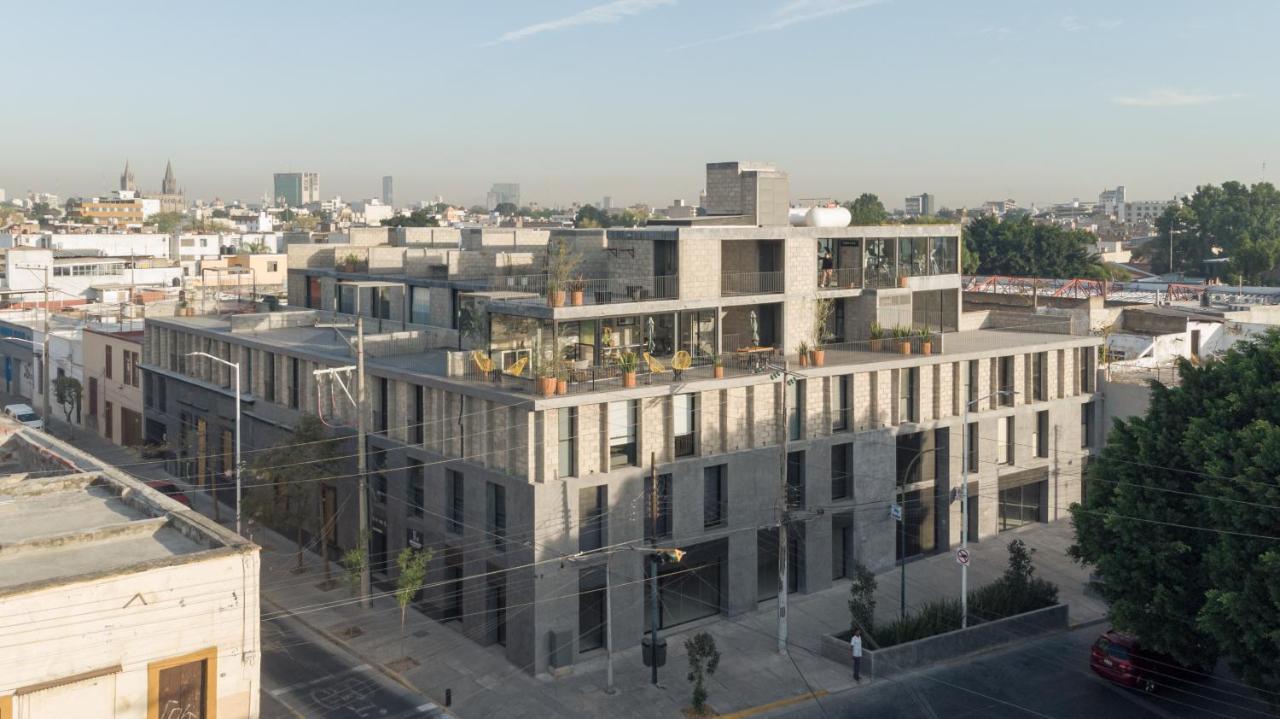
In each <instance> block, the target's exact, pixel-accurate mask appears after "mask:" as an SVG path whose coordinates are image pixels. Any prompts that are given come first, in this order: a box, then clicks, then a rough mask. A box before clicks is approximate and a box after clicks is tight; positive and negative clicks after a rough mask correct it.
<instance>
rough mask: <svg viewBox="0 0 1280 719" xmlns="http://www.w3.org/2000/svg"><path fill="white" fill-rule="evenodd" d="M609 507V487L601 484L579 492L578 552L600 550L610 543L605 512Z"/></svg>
mask: <svg viewBox="0 0 1280 719" xmlns="http://www.w3.org/2000/svg"><path fill="white" fill-rule="evenodd" d="M608 505H609V487H608V486H606V485H603V484H601V485H597V486H595V487H583V488H581V489H579V490H578V521H579V526H578V551H582V552H590V551H592V550H595V549H600V548H601V547H603V546H604V545H605V542H607V541H608V539H607V537H606V536H605V532H606V524H605V512H606V508H607V507H608Z"/></svg>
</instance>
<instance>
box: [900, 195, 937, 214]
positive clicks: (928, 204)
mask: <svg viewBox="0 0 1280 719" xmlns="http://www.w3.org/2000/svg"><path fill="white" fill-rule="evenodd" d="M906 206H907V217H932V216H933V212H934V209H933V195H930V194H929V193H927V192H922V193H920V194H919V195H912V196H911V197H908V198H907V199H906Z"/></svg>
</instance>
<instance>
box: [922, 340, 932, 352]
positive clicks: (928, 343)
mask: <svg viewBox="0 0 1280 719" xmlns="http://www.w3.org/2000/svg"><path fill="white" fill-rule="evenodd" d="M920 354H922V355H931V354H933V341H932V340H925V341H923V342H921V343H920Z"/></svg>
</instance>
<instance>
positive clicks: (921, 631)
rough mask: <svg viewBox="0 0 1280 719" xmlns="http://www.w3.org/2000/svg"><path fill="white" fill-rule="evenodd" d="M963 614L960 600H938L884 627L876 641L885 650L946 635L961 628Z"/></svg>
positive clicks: (923, 605)
mask: <svg viewBox="0 0 1280 719" xmlns="http://www.w3.org/2000/svg"><path fill="white" fill-rule="evenodd" d="M963 613H964V612H963V610H962V609H961V607H960V600H959V599H936V600H934V601H931V602H926V603H925V604H922V605H920V606H919V607H918V608H917V609H916V610H915V611H914V612H911V613H909V614H907V616H906V617H905V618H903V619H899V620H898V621H896V622H893V623H892V624H890V625H888V626H886V627H882V628H881V629H880V631H879V632H878V635H877V636H876V639H877V640H878V644H879V646H880V647H882V648H883V647H891V646H893V645H895V644H902V643H904V642H911V641H915V640H917V639H924V638H925V637H932V636H934V635H935V634H944V633H946V632H950V631H954V630H956V629H959V628H960V617H961V615H962V614H963Z"/></svg>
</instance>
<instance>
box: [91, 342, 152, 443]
mask: <svg viewBox="0 0 1280 719" xmlns="http://www.w3.org/2000/svg"><path fill="white" fill-rule="evenodd" d="M142 338H143V333H142V331H141V330H136V331H111V330H105V329H89V328H87V327H86V328H85V330H84V339H83V353H84V354H83V356H84V385H83V391H84V397H83V399H81V402H80V406H81V407H82V408H83V410H84V411H83V415H82V416H83V418H84V419H83V422H84V426H85V427H86V428H87V429H89V430H90V431H93V432H96V433H97V434H98V435H99V436H101V437H106V438H107V439H109V440H111V441H112V442H115V443H116V444H119V445H124V446H127V447H132V446H137V445H140V444H142V442H143V434H142V415H143V410H142V369H141V368H140V367H139V366H138V362H139V358H140V357H141V354H142Z"/></svg>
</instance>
